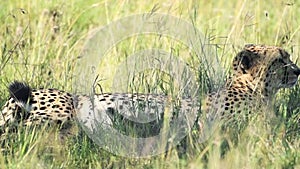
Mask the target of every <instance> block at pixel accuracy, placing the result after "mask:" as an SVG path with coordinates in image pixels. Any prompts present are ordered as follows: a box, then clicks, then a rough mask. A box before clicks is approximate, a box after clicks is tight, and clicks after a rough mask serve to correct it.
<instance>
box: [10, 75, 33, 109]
mask: <svg viewBox="0 0 300 169" xmlns="http://www.w3.org/2000/svg"><path fill="white" fill-rule="evenodd" d="M31 90H32V89H31V88H30V87H29V85H27V84H26V83H23V82H18V81H14V82H12V83H11V84H10V85H9V93H10V97H11V98H13V99H14V100H15V101H16V102H17V104H18V105H19V106H21V107H24V108H25V107H26V104H27V103H28V102H30V100H31V98H30V97H31Z"/></svg>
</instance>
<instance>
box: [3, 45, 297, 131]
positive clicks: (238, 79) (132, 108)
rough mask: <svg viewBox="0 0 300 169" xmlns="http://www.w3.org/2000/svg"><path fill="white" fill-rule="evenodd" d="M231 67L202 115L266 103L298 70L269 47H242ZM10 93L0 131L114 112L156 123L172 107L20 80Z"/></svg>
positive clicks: (188, 103) (161, 99) (155, 100)
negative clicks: (42, 86) (76, 92)
mask: <svg viewBox="0 0 300 169" xmlns="http://www.w3.org/2000/svg"><path fill="white" fill-rule="evenodd" d="M232 66H233V69H232V76H231V77H230V78H228V79H227V82H226V85H225V86H224V87H223V88H222V89H220V90H219V91H218V92H215V93H210V94H208V97H207V98H206V99H205V101H204V104H203V105H204V106H203V107H201V110H202V112H206V113H207V114H208V115H211V114H213V115H218V116H221V117H224V116H228V115H229V116H232V115H235V114H240V113H242V112H248V113H250V112H251V111H253V108H255V109H260V108H261V106H265V105H270V104H271V102H272V100H273V98H274V96H275V94H276V93H277V91H278V90H279V89H281V88H288V87H292V86H293V85H295V84H296V83H297V79H298V76H299V75H300V69H299V67H297V66H296V65H295V64H294V63H293V62H292V61H291V60H290V55H289V54H288V53H287V52H286V51H285V50H283V49H282V48H280V47H274V46H264V45H246V46H245V47H244V49H243V50H242V51H241V52H239V53H238V54H237V56H236V57H235V58H234V60H233V65H232ZM10 94H11V98H10V99H9V100H8V101H7V102H6V103H5V105H4V107H3V110H2V116H1V118H0V126H1V127H2V128H3V127H4V126H7V125H9V124H11V123H15V122H16V123H19V122H21V121H22V122H23V123H24V124H25V125H31V124H33V123H34V124H39V123H41V122H45V121H50V122H52V123H58V124H64V123H65V122H67V121H72V120H74V119H75V118H74V117H77V118H79V119H80V120H82V122H83V123H85V124H87V126H89V127H92V124H90V123H89V119H91V117H94V116H92V114H91V113H94V112H96V116H97V118H98V119H102V120H101V121H102V122H103V123H105V124H108V125H112V122H113V120H114V119H113V117H114V116H115V114H118V113H119V112H123V115H124V116H126V118H129V119H130V118H131V117H138V116H143V114H141V113H138V112H139V111H137V109H140V110H141V111H142V112H148V113H150V114H153V118H156V120H159V119H161V118H162V116H163V115H165V113H166V112H168V111H171V112H172V111H175V109H176V108H174V107H170V106H169V107H168V105H170V104H169V103H170V102H169V101H170V100H172V99H170V98H169V97H167V96H163V95H146V94H117V93H116V94H98V95H95V96H93V97H88V96H84V95H71V94H69V93H67V92H64V91H60V90H56V89H31V88H30V87H29V86H28V85H26V84H24V83H20V82H14V83H12V84H11V86H10ZM196 101H198V99H197V98H188V99H183V100H181V101H180V103H179V106H178V107H179V108H177V110H179V113H181V114H188V113H189V112H195V111H198V110H200V104H198V102H196ZM124 112H125V113H124ZM146 117H147V118H148V119H147V118H140V119H144V120H145V122H148V121H147V120H149V121H151V120H153V118H152V116H151V115H147V116H146ZM149 118H150V119H149ZM192 119H193V118H192Z"/></svg>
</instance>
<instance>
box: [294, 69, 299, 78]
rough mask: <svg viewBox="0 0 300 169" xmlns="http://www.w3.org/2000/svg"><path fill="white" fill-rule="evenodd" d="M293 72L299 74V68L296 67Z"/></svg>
mask: <svg viewBox="0 0 300 169" xmlns="http://www.w3.org/2000/svg"><path fill="white" fill-rule="evenodd" d="M294 73H295V74H296V75H297V76H299V75H300V69H299V68H297V69H296V70H295V71H294Z"/></svg>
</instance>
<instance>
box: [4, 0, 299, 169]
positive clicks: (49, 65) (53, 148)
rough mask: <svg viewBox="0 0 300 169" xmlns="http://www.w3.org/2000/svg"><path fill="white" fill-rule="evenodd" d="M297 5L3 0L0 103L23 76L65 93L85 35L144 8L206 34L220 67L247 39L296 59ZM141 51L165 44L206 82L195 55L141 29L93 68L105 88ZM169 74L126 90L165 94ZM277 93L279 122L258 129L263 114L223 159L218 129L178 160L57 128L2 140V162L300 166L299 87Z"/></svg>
mask: <svg viewBox="0 0 300 169" xmlns="http://www.w3.org/2000/svg"><path fill="white" fill-rule="evenodd" d="M299 6H300V4H299V3H297V2H296V1H281V0H274V1H247V0H245V1H239V0H234V1H230V2H229V1H224V0H220V1H173V0H169V1H166V2H160V1H152V2H151V3H149V2H147V1H121V0H120V1H92V0H91V1H83V0H73V1H56V0H53V1H37V0H28V1H19V0H11V1H3V2H1V5H0V19H1V23H2V24H1V25H0V37H1V38H0V39H1V42H0V47H1V49H0V51H1V58H0V59H1V61H0V92H1V96H2V97H1V98H0V100H1V103H2V104H4V102H5V100H6V98H7V96H8V92H7V85H8V84H9V83H10V82H11V81H13V80H21V81H26V82H28V83H29V84H30V85H31V86H33V87H47V88H50V87H54V88H58V89H61V90H66V91H72V90H73V83H72V80H73V79H74V78H75V77H76V74H74V68H75V66H76V63H77V61H78V60H79V59H80V58H79V56H80V52H81V50H82V48H83V45H84V43H85V42H86V40H87V37H88V35H89V33H90V32H91V31H92V30H93V29H95V28H97V27H101V26H104V25H107V24H109V23H111V22H112V21H114V20H116V19H119V18H122V17H125V16H129V15H133V14H137V13H143V12H151V11H154V12H159V13H166V14H171V15H174V16H177V17H180V18H183V19H185V20H187V21H189V22H191V23H193V24H194V25H195V27H197V28H198V29H200V30H201V31H202V32H203V33H204V34H205V35H206V36H207V37H208V38H209V40H210V43H211V44H216V46H217V48H216V50H217V56H218V57H219V58H220V61H221V62H220V64H221V65H223V66H224V67H226V68H229V67H230V61H231V59H232V57H233V56H234V55H235V54H236V53H237V52H238V51H239V50H240V49H241V47H242V46H243V45H244V44H246V43H255V44H256V43H258V44H269V45H278V46H282V47H283V48H285V49H287V50H288V51H289V52H290V53H291V55H292V60H294V61H295V62H297V61H298V60H299V59H300V58H299V57H298V56H299V54H300V51H299V41H300V37H299V36H300V33H299V28H300V27H299V25H300V19H299V17H298V16H299V15H300V13H299V10H298V9H299ZM147 48H159V49H164V50H166V51H170V50H171V49H172V51H173V53H174V54H175V56H178V57H179V58H181V59H182V60H183V61H185V62H186V63H187V65H189V66H190V67H191V69H192V70H193V71H194V72H195V73H196V74H197V76H199V77H200V78H199V79H200V80H199V81H200V82H201V84H202V85H203V86H202V87H204V89H205V90H210V88H213V87H212V86H211V85H210V80H209V78H208V77H206V76H205V73H204V74H203V72H201V71H199V70H201V69H200V67H201V63H200V62H199V58H197V57H198V56H196V55H195V53H193V51H192V52H191V51H189V49H188V48H187V47H185V46H184V45H182V44H181V43H180V42H176V41H173V40H172V39H170V38H167V37H159V36H155V35H153V36H151V35H141V36H136V37H131V38H127V39H125V40H124V41H122V42H120V43H119V44H117V45H116V46H115V47H113V48H112V49H111V50H110V51H109V52H108V53H106V55H105V56H104V59H103V60H102V61H101V63H99V67H98V68H97V69H98V71H97V72H99V79H101V81H100V84H101V87H102V90H103V91H105V92H110V91H112V89H111V88H110V86H112V81H113V79H112V77H114V76H115V74H116V72H117V70H118V65H119V64H120V63H122V62H124V61H126V58H127V57H128V56H130V55H131V54H133V53H135V52H136V51H139V50H143V49H147ZM298 65H299V64H298ZM150 76H151V77H152V78H151V77H150ZM161 77H162V78H161ZM171 78H172V77H169V76H168V75H162V74H160V73H159V72H156V71H153V72H151V71H150V72H144V73H142V74H139V75H137V77H136V78H135V81H133V82H130V87H131V89H132V90H134V91H139V92H149V91H150V92H156V93H170V92H172V91H173V90H172V87H174V84H171V82H170V81H171ZM153 79H154V80H153ZM161 79H163V80H161ZM135 83H138V84H135ZM170 84H171V85H170ZM276 99H277V102H276V105H275V113H276V114H277V115H278V117H280V120H279V121H277V122H276V123H275V125H273V126H268V125H267V126H265V125H264V123H263V122H262V121H263V119H258V120H257V121H255V122H253V123H254V124H252V123H250V125H249V127H248V128H247V129H246V130H245V132H244V133H242V134H241V136H240V142H239V144H238V145H237V146H232V144H233V143H232V144H231V143H230V142H229V146H230V147H231V149H230V151H228V152H227V154H226V156H225V157H220V153H221V152H220V151H222V144H221V143H222V140H223V139H224V138H226V137H227V134H226V133H224V135H218V134H216V136H215V137H213V138H212V139H211V140H209V141H207V142H206V143H205V144H197V143H195V142H194V143H192V144H190V145H189V146H187V153H186V156H185V157H184V158H179V157H178V154H179V152H178V151H177V150H173V151H171V152H170V153H168V156H167V157H165V155H160V156H156V157H151V158H146V159H129V158H123V157H118V156H115V155H112V154H110V153H108V152H105V151H104V150H102V149H100V148H98V147H97V146H96V145H94V144H93V143H92V142H91V141H90V140H89V139H88V138H87V136H85V135H84V134H83V135H80V136H78V137H76V138H71V139H70V140H68V141H67V142H64V143H61V142H60V141H59V140H57V141H55V140H56V139H55V138H56V135H55V134H53V132H54V131H53V132H48V131H47V132H45V130H43V129H41V130H35V129H31V130H26V129H23V130H20V131H19V133H18V134H16V135H13V136H11V138H9V139H7V140H6V143H4V144H5V145H10V147H9V148H8V149H9V151H7V152H5V153H2V154H0V166H1V168H171V167H172V168H202V167H207V168H293V167H294V168H300V151H299V149H300V140H299V132H300V127H299V118H300V116H299V112H300V108H299V100H300V89H299V85H298V86H296V87H295V88H293V89H291V90H284V91H281V92H280V94H279V95H278V97H277V98H276ZM258 118H261V117H258ZM260 123H261V124H260ZM54 133H55V132H54ZM270 133H271V134H270ZM192 136H193V135H192V134H191V137H192ZM45 138H46V139H45ZM7 142H8V143H7Z"/></svg>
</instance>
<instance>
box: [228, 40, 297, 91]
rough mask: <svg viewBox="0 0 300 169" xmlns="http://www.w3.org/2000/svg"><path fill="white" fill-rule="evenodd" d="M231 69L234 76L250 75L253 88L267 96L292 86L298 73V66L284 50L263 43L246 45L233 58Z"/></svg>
mask: <svg viewBox="0 0 300 169" xmlns="http://www.w3.org/2000/svg"><path fill="white" fill-rule="evenodd" d="M233 70H234V75H235V76H238V77H241V76H245V75H247V76H245V77H250V79H251V80H250V81H251V82H253V86H255V87H254V88H255V90H256V91H259V90H260V91H259V92H260V93H263V94H264V95H265V96H267V97H272V95H273V94H275V93H276V92H277V91H278V90H279V89H280V88H288V87H292V86H294V85H295V84H296V83H297V80H298V76H299V75H300V69H299V67H298V66H297V65H296V64H294V63H293V62H292V61H291V60H290V55H289V54H288V53H287V52H286V51H285V50H283V49H282V48H279V47H274V46H264V45H246V46H245V48H244V50H243V51H242V52H240V53H239V54H238V55H237V57H236V58H235V59H234V61H233ZM248 82H249V81H248Z"/></svg>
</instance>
